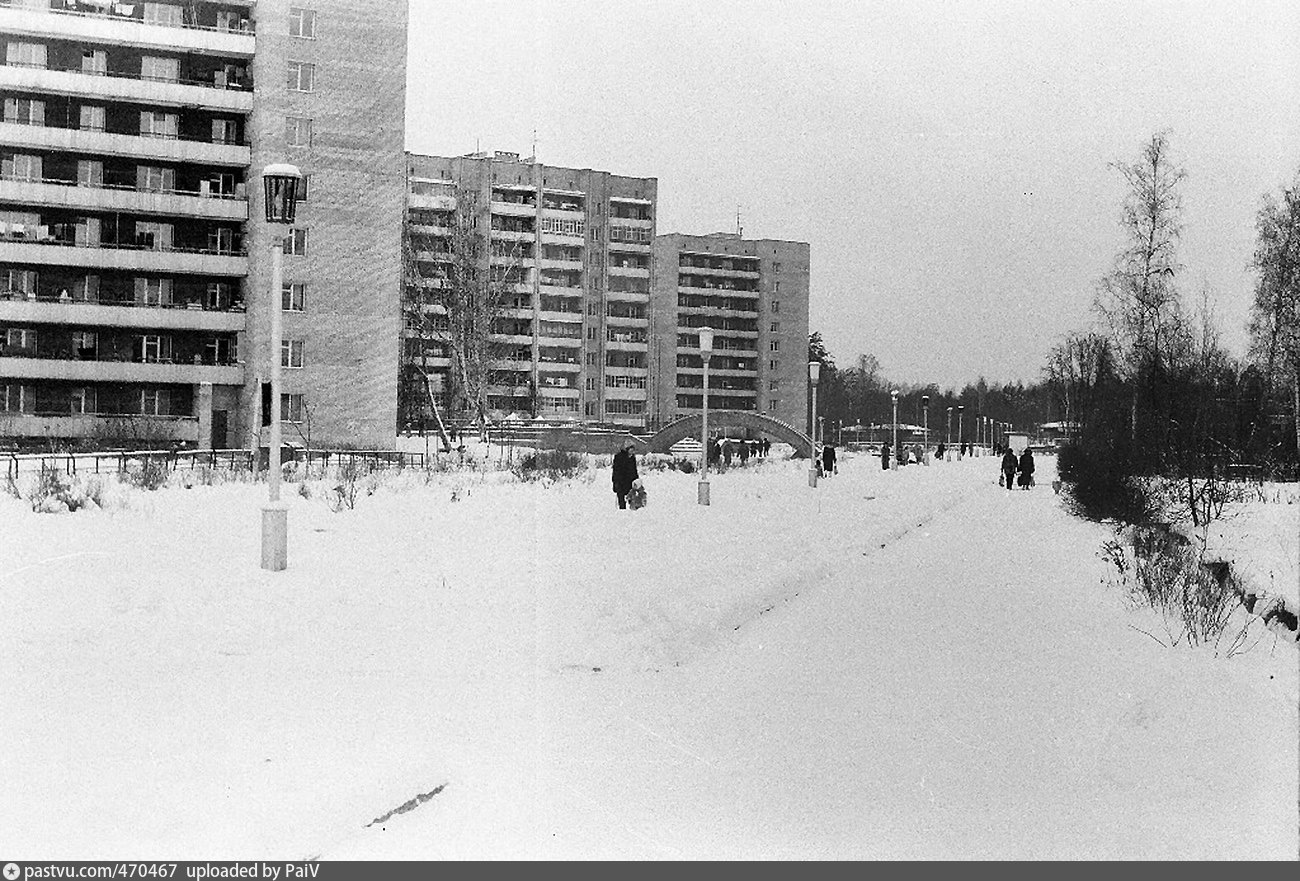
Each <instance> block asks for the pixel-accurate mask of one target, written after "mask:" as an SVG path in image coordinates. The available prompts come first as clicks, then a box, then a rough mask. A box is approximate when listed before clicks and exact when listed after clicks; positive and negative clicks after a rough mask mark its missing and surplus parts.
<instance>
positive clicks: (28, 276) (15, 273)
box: [5, 269, 36, 295]
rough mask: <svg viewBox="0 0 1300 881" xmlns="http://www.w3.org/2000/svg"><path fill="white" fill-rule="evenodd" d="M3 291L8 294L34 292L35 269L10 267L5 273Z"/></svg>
mask: <svg viewBox="0 0 1300 881" xmlns="http://www.w3.org/2000/svg"><path fill="white" fill-rule="evenodd" d="M5 274H6V275H7V276H8V277H7V279H6V280H5V291H6V292H7V293H10V294H25V295H34V294H35V293H36V270H34V269H10V270H8V271H7V272H6V273H5Z"/></svg>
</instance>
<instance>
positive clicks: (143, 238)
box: [135, 220, 172, 251]
mask: <svg viewBox="0 0 1300 881" xmlns="http://www.w3.org/2000/svg"><path fill="white" fill-rule="evenodd" d="M135 243H136V245H137V246H138V247H141V248H146V249H148V250H151V251H170V250H171V249H172V225H171V224H170V223H157V222H154V221H145V220H137V221H136V223H135Z"/></svg>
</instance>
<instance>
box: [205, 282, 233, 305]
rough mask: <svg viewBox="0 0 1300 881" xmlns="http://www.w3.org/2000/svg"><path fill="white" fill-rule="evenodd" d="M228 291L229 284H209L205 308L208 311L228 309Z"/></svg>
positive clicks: (229, 289) (229, 288)
mask: <svg viewBox="0 0 1300 881" xmlns="http://www.w3.org/2000/svg"><path fill="white" fill-rule="evenodd" d="M230 291H231V287H230V283H229V282H224V281H214V282H209V283H208V301H207V307H208V308H209V309H228V308H230Z"/></svg>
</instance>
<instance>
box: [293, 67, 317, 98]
mask: <svg viewBox="0 0 1300 881" xmlns="http://www.w3.org/2000/svg"><path fill="white" fill-rule="evenodd" d="M288 89H289V91H290V92H314V91H316V65H314V64H308V63H307V62H306V61H290V62H289V82H288Z"/></svg>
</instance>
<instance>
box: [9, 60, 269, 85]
mask: <svg viewBox="0 0 1300 881" xmlns="http://www.w3.org/2000/svg"><path fill="white" fill-rule="evenodd" d="M5 66H6V67H25V68H29V69H32V70H48V71H50V72H51V73H73V74H78V73H79V74H82V75H83V76H91V77H100V76H102V77H108V78H109V79H119V80H141V81H143V82H153V83H166V84H167V85H172V86H199V87H201V88H205V89H221V90H223V91H224V90H230V91H236V92H251V91H253V84H252V83H251V82H245V81H242V80H231V79H227V78H226V77H225V76H224V75H223V74H222V72H221V71H216V72H214V74H213V78H212V79H210V80H192V79H181V78H180V77H177V78H175V79H173V78H171V77H156V76H145V75H144V74H143V73H136V72H134V71H129V70H83V69H82V68H80V67H49V66H47V65H44V64H32V63H28V62H23V61H6V62H5Z"/></svg>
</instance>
